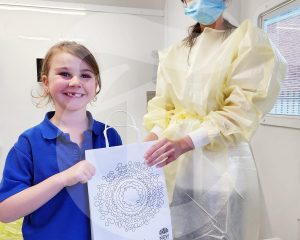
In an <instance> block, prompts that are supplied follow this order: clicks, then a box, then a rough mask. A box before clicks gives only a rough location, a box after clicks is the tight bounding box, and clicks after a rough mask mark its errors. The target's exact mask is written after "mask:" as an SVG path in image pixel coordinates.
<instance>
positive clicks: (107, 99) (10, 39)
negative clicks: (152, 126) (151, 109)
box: [0, 0, 164, 175]
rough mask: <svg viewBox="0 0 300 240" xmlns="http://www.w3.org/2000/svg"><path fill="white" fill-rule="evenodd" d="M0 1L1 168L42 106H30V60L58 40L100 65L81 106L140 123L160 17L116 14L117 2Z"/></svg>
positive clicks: (159, 39)
mask: <svg viewBox="0 0 300 240" xmlns="http://www.w3.org/2000/svg"><path fill="white" fill-rule="evenodd" d="M1 2H4V1H0V29H1V31H0V52H1V56H0V82H1V88H0V99H1V101H0V109H1V117H0V170H1V173H2V167H3V164H4V161H5V158H6V155H7V152H8V150H9V149H10V147H12V145H13V144H14V142H15V141H16V140H17V137H18V136H19V134H20V133H22V132H23V131H24V130H26V129H28V128H29V127H32V126H34V125H36V124H38V123H39V122H41V121H42V119H43V118H44V113H45V112H46V111H47V110H48V109H49V108H42V109H36V107H35V106H34V105H33V104H32V102H31V101H32V99H31V96H30V93H31V90H37V89H38V88H39V84H38V83H37V82H36V65H35V61H36V60H35V59H36V58H42V57H44V55H45V53H46V51H47V50H48V49H49V47H50V46H52V45H53V44H54V43H56V42H58V41H61V40H63V39H68V40H77V41H78V42H81V43H83V44H84V45H86V46H87V47H88V48H89V49H90V50H91V51H92V52H93V53H94V55H95V57H96V59H97V60H98V62H99V64H100V68H101V77H102V85H103V88H102V91H101V93H100V96H99V97H98V101H97V102H96V103H95V104H93V106H92V107H89V109H90V110H91V111H92V113H93V115H94V117H95V118H96V119H98V120H100V121H104V120H105V119H106V117H107V116H108V115H109V113H110V112H112V110H115V109H123V110H127V111H129V112H131V113H132V114H133V115H134V117H135V119H136V122H137V123H138V127H140V128H141V129H142V127H141V123H142V116H143V115H144V113H145V112H146V91H148V90H153V89H154V87H155V86H154V81H153V76H154V75H155V68H156V66H155V65H154V64H155V61H156V60H155V59H154V58H153V51H154V50H157V49H160V48H162V47H163V43H164V18H163V15H160V14H157V11H152V10H151V11H150V10H147V9H139V10H138V11H137V10H136V9H132V10H130V9H126V12H123V10H124V9H122V8H116V7H110V8H102V7H101V6H91V9H92V11H89V9H88V10H86V11H83V10H78V11H77V10H76V11H75V10H70V11H68V10H60V9H53V8H52V9H49V8H37V7H34V8H28V7H26V8H22V7H20V6H15V7H10V6H8V5H1ZM6 2H7V1H6ZM14 2H16V1H14ZM18 2H19V3H22V1H18ZM23 2H24V3H26V4H28V2H31V3H35V5H39V3H41V1H38V0H37V1H23ZM43 4H45V3H44V2H43ZM47 6H49V7H61V6H62V4H61V3H60V4H59V3H51V4H48V5H47ZM87 6H88V5H86V6H85V7H87ZM64 7H65V8H78V5H76V4H71V3H68V4H64ZM129 10H130V11H129ZM108 12H109V13H108ZM114 12H115V13H114ZM128 12H131V13H128ZM137 99H138V101H137ZM124 118H125V117H124V116H120V115H118V116H115V118H114V120H112V121H111V122H118V123H120V122H122V121H121V120H120V119H124ZM123 122H125V121H123ZM120 131H121V133H122V135H123V138H125V139H124V140H125V142H126V140H128V141H134V140H135V139H133V138H134V137H135V135H134V133H133V132H132V130H128V131H126V130H124V129H123V130H120ZM126 138H127V139H126ZM0 175H1V174H0Z"/></svg>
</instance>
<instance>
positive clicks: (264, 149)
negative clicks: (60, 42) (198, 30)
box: [165, 0, 300, 240]
mask: <svg viewBox="0 0 300 240" xmlns="http://www.w3.org/2000/svg"><path fill="white" fill-rule="evenodd" d="M282 1H283V0H274V1H266V0H251V1H249V0H238V1H237V0H233V1H230V2H231V5H230V8H229V9H228V12H227V13H226V16H227V18H228V19H229V20H232V19H234V21H237V22H242V21H243V20H245V19H247V18H249V19H251V21H252V22H253V23H254V24H257V17H258V15H259V14H260V13H261V12H263V11H265V10H267V9H269V8H271V7H273V6H275V5H278V4H279V3H281V2H282ZM192 24H194V22H193V21H192V20H190V19H189V18H187V17H186V16H184V14H183V9H182V6H181V4H180V1H175V2H174V1H172V0H167V1H166V37H165V39H166V42H165V45H166V46H168V45H170V44H172V43H174V42H177V41H180V40H181V39H182V38H183V37H184V36H186V30H187V27H188V26H190V25H192ZM299 139H300V131H299V130H296V129H289V128H282V127H274V126H266V125H261V126H260V127H259V129H258V131H257V133H256V135H255V136H254V138H253V140H252V142H251V143H252V144H251V145H252V148H253V153H254V157H255V160H256V165H257V168H258V173H259V178H260V183H261V190H262V213H261V224H262V225H261V234H260V238H261V239H266V238H272V237H280V238H281V240H299V239H300V236H299V235H298V234H299V233H300V224H299V222H297V219H298V218H300V216H299V215H300V211H299V210H300V204H299V202H300V201H299V200H300V191H299V187H300V186H299V183H300V176H299V170H300V167H299V166H300V165H299V156H300V148H299Z"/></svg>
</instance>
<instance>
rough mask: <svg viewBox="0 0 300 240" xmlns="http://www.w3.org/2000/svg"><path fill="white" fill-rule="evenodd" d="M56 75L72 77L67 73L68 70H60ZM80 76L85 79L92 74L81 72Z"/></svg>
mask: <svg viewBox="0 0 300 240" xmlns="http://www.w3.org/2000/svg"><path fill="white" fill-rule="evenodd" d="M58 75H60V76H62V77H64V78H70V77H72V75H71V74H70V73H68V72H60V73H58ZM80 78H85V79H87V78H92V76H91V75H90V74H86V73H83V74H81V76H80Z"/></svg>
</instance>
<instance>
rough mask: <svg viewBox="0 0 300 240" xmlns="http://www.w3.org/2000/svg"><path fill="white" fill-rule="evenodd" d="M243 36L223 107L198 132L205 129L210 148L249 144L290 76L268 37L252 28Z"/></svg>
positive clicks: (227, 80)
mask: <svg viewBox="0 0 300 240" xmlns="http://www.w3.org/2000/svg"><path fill="white" fill-rule="evenodd" d="M240 34H241V36H240V38H241V41H240V43H239V45H238V47H237V50H236V54H235V58H234V60H233V62H232V64H231V66H230V70H229V72H228V75H227V79H226V81H225V84H224V86H223V89H222V93H223V94H222V96H223V99H222V101H221V104H220V106H219V107H218V109H216V110H215V111H211V112H209V113H208V114H207V116H205V117H204V121H203V123H202V124H201V127H200V130H199V129H198V130H196V131H201V128H203V129H205V131H206V132H207V133H208V137H209V139H210V141H209V143H208V144H207V145H206V147H207V148H211V149H216V148H218V147H222V146H224V145H227V144H230V143H234V142H236V141H240V140H246V141H249V140H250V139H251V137H252V135H253V134H254V132H255V130H256V129H257V126H258V124H259V120H260V118H261V117H262V116H263V115H264V114H266V113H268V112H269V111H270V110H271V109H272V107H273V104H274V102H275V101H276V98H277V96H278V93H279V90H280V82H281V80H282V79H283V78H284V76H285V74H286V62H285V60H284V58H283V57H282V56H281V55H280V53H279V52H278V51H277V49H276V48H275V47H274V46H273V45H272V43H271V42H270V40H269V39H268V37H267V35H266V33H264V32H263V31H262V30H260V29H258V28H255V27H249V26H248V28H247V31H244V32H243V31H241V32H240Z"/></svg>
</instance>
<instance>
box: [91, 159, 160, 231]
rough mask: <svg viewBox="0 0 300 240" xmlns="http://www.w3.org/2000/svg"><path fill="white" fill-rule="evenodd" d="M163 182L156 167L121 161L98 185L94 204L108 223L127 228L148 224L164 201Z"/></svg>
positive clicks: (134, 228) (129, 229)
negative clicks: (156, 171) (125, 163)
mask: <svg viewBox="0 0 300 240" xmlns="http://www.w3.org/2000/svg"><path fill="white" fill-rule="evenodd" d="M163 199H164V191H163V184H162V182H160V181H159V174H157V173H155V172H154V170H153V168H149V167H147V166H146V165H145V164H142V163H139V162H134V163H132V162H129V163H128V164H127V165H122V163H118V165H117V167H116V168H115V171H110V172H109V173H108V174H107V175H106V176H103V181H102V182H101V184H99V185H97V195H96V196H95V197H94V205H95V207H96V208H97V209H98V211H99V213H100V219H101V220H103V221H105V225H106V226H109V225H115V226H117V227H119V228H123V229H124V230H125V231H126V232H127V231H135V230H136V229H137V228H139V227H141V226H143V225H145V224H148V223H149V221H150V220H151V219H152V218H153V217H154V216H155V214H156V213H158V212H159V210H160V208H161V207H162V205H163V203H164V201H163Z"/></svg>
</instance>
